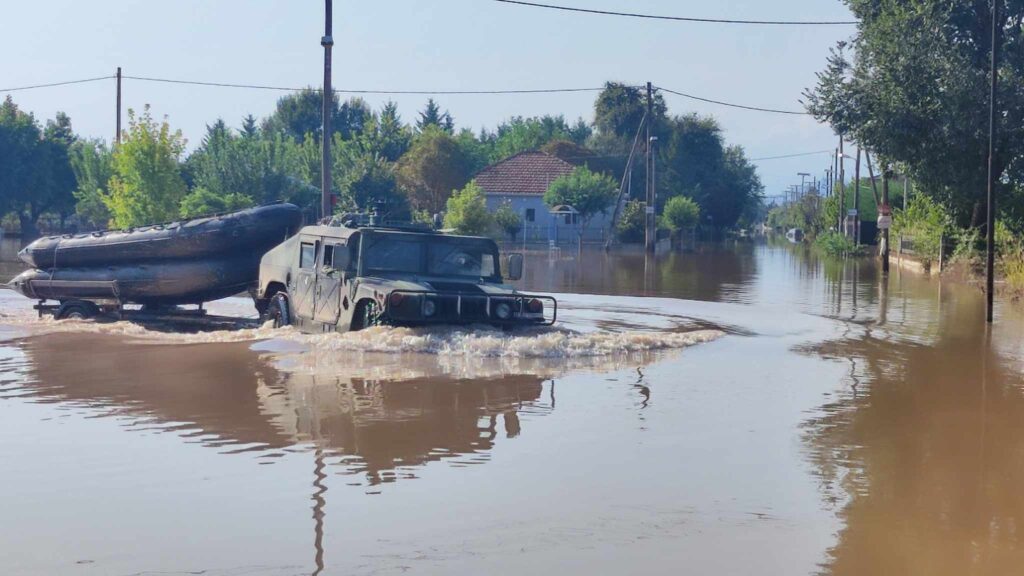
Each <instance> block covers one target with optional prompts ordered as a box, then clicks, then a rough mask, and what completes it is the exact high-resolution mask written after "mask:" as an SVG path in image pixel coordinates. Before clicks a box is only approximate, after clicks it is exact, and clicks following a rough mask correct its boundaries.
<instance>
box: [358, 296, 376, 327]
mask: <svg viewBox="0 0 1024 576" xmlns="http://www.w3.org/2000/svg"><path fill="white" fill-rule="evenodd" d="M380 323H381V322H380V310H379V307H378V306H377V303H376V302H374V301H373V300H362V301H360V302H359V304H357V305H356V309H355V313H354V314H353V315H352V330H353V331H355V330H362V329H363V328H369V327H370V326H378V325H380Z"/></svg>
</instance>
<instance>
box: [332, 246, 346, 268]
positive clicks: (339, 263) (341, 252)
mask: <svg viewBox="0 0 1024 576" xmlns="http://www.w3.org/2000/svg"><path fill="white" fill-rule="evenodd" d="M348 265H349V253H348V250H346V249H344V248H343V247H337V248H335V249H334V269H335V270H348Z"/></svg>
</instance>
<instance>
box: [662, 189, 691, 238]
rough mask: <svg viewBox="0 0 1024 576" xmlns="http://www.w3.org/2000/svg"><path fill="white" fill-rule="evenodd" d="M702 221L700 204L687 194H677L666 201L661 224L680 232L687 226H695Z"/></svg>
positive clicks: (673, 231)
mask: <svg viewBox="0 0 1024 576" xmlns="http://www.w3.org/2000/svg"><path fill="white" fill-rule="evenodd" d="M699 222H700V206H698V205H697V203H696V202H694V201H693V200H691V199H690V198H687V197H686V196H675V197H674V198H671V199H670V200H669V201H668V202H666V203H665V211H664V212H662V214H661V225H662V226H664V227H665V228H668V229H669V230H671V231H672V233H673V234H678V233H679V232H680V231H682V230H685V229H687V228H693V227H694V226H696V225H697V224H698V223H699Z"/></svg>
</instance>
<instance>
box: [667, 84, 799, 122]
mask: <svg viewBox="0 0 1024 576" xmlns="http://www.w3.org/2000/svg"><path fill="white" fill-rule="evenodd" d="M657 88H658V90H664V91H665V92H668V93H669V94H675V95H676V96H682V97H683V98H690V99H691V100H699V101H701V102H707V103H709V104H718V105H719V106H728V107H730V108H740V109H743V110H753V111H755V112H772V113H774V114H791V115H794V116H810V113H809V112H797V111H795V110H779V109H776V108H761V107H759V106H746V105H743V104H734V103H732V102H723V101H721V100H712V99H710V98H703V97H701V96H694V95H693V94H686V93H685V92H678V91H676V90H669V89H668V88H665V87H664V86H658V87H657Z"/></svg>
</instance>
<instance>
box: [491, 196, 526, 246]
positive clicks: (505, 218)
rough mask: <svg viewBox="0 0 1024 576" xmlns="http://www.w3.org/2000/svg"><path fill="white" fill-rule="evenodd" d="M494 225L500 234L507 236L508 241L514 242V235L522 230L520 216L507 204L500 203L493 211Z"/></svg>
mask: <svg viewBox="0 0 1024 576" xmlns="http://www.w3.org/2000/svg"><path fill="white" fill-rule="evenodd" d="M494 223H495V225H497V227H498V228H499V229H500V230H501V231H502V232H504V233H505V234H507V235H508V237H509V240H515V239H516V235H517V234H519V232H520V231H521V230H522V229H523V218H522V216H520V215H519V213H517V212H516V211H515V210H514V209H513V208H512V205H511V204H510V203H508V202H504V203H502V205H501V206H498V209H497V210H495V211H494Z"/></svg>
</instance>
